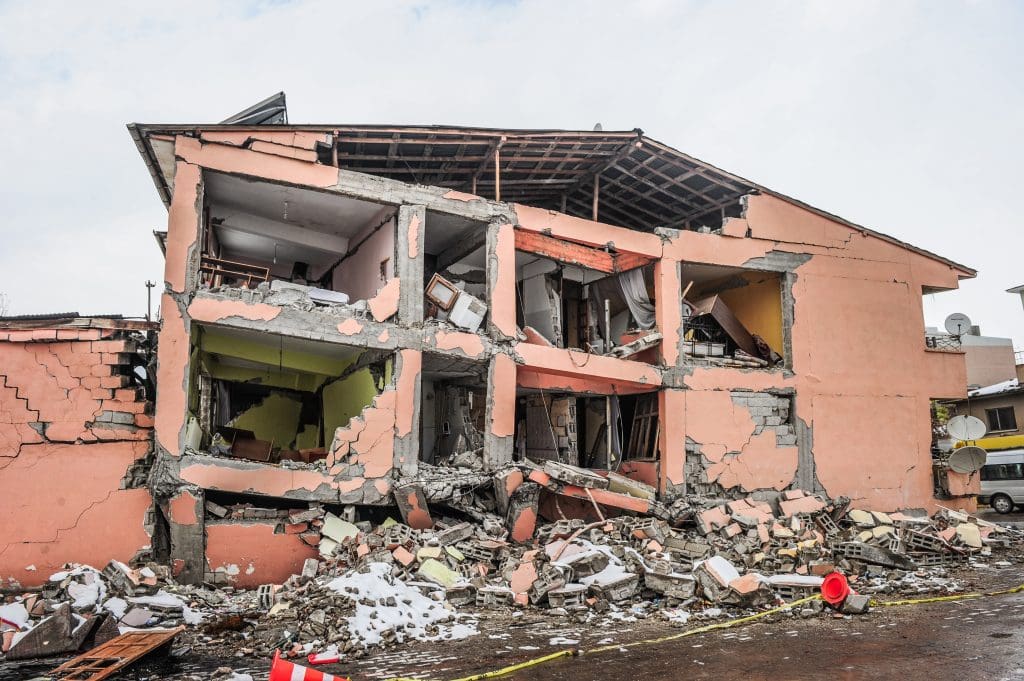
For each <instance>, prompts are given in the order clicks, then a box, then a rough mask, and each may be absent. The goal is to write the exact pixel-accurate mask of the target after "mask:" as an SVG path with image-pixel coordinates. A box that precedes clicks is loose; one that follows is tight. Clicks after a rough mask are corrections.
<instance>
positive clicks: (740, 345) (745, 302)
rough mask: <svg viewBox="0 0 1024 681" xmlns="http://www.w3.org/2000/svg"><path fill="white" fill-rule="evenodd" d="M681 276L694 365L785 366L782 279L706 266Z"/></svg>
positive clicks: (688, 267) (687, 347) (686, 342)
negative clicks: (701, 363) (703, 363)
mask: <svg viewBox="0 0 1024 681" xmlns="http://www.w3.org/2000/svg"><path fill="white" fill-rule="evenodd" d="M681 273H682V281H683V286H684V294H683V353H684V354H685V355H686V356H687V357H688V358H690V360H691V361H702V362H707V363H711V364H719V365H725V366H736V367H742V368H766V367H772V366H776V365H778V364H781V363H783V362H784V361H785V356H786V344H787V341H786V329H785V325H784V324H783V318H784V312H783V310H784V305H786V304H787V303H786V301H785V296H784V295H783V293H784V291H783V286H784V282H783V277H782V275H781V274H779V273H777V272H762V271H757V270H743V269H739V268H733V267H721V266H717V265H700V264H685V265H683V267H682V271H681Z"/></svg>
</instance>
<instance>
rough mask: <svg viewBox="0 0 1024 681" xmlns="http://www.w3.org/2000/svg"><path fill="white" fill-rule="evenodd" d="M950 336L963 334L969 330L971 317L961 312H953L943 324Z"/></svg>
mask: <svg viewBox="0 0 1024 681" xmlns="http://www.w3.org/2000/svg"><path fill="white" fill-rule="evenodd" d="M943 325H944V326H945V327H946V331H948V332H949V335H951V336H963V335H964V334H966V333H969V332H970V330H971V318H970V317H968V316H967V315H965V314H964V313H963V312H954V313H953V314H951V315H949V316H948V317H946V321H945V323H944V324H943Z"/></svg>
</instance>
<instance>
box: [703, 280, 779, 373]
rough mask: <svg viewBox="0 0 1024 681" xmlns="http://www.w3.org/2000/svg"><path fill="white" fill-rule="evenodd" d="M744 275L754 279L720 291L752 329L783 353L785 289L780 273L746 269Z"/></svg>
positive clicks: (773, 347) (745, 324)
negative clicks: (748, 270)
mask: <svg viewBox="0 0 1024 681" xmlns="http://www.w3.org/2000/svg"><path fill="white" fill-rule="evenodd" d="M741 276H742V277H743V278H744V279H746V280H747V281H748V282H750V283H749V284H748V285H746V286H743V287H740V288H731V289H729V290H728V291H722V293H720V294H719V295H720V297H721V299H722V300H723V301H724V302H725V304H726V305H728V306H729V309H731V310H732V313H733V314H734V315H736V318H737V319H739V320H740V321H741V322H743V325H744V326H745V327H747V330H748V331H750V333H756V334H757V335H758V336H760V337H761V338H764V340H765V342H766V343H768V345H769V346H770V347H771V349H772V350H774V351H775V352H777V353H779V354H780V355H782V354H783V352H782V350H783V342H782V289H781V286H780V283H781V282H780V280H779V276H778V275H777V274H770V273H761V272H744V273H743V274H742V275H741Z"/></svg>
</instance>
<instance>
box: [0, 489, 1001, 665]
mask: <svg viewBox="0 0 1024 681" xmlns="http://www.w3.org/2000/svg"><path fill="white" fill-rule="evenodd" d="M691 504H692V502H691ZM453 510H454V509H453ZM460 510H461V511H462V512H461V513H460V515H459V517H449V516H442V517H440V518H438V519H435V520H433V526H432V527H431V528H430V529H414V528H412V527H410V526H409V525H406V524H403V523H400V522H398V521H396V520H395V519H393V518H388V519H387V520H385V521H384V522H382V523H379V524H376V525H374V524H372V523H370V522H368V521H365V520H364V521H356V519H355V517H354V509H352V512H351V513H349V514H346V513H342V514H341V515H336V514H334V513H331V512H327V511H325V510H324V509H323V508H321V507H319V506H316V505H313V506H312V507H311V508H310V509H309V510H308V511H302V512H294V511H293V512H290V515H289V516H288V518H287V520H288V521H289V522H296V523H306V524H307V527H308V531H307V533H306V534H307V535H309V536H308V537H307V541H308V542H309V543H310V544H314V545H316V546H318V547H319V550H320V558H319V559H308V560H306V562H305V564H304V565H303V568H302V570H301V573H300V574H296V575H293V576H292V577H290V578H289V579H288V580H286V581H285V582H284V583H283V584H280V585H269V584H268V585H264V586H262V587H260V588H259V589H258V590H256V591H239V590H235V589H233V588H232V587H230V586H217V585H213V584H207V585H203V586H182V585H177V584H175V583H174V581H173V579H172V578H171V577H170V575H169V573H168V571H167V569H166V568H164V567H162V566H157V565H152V564H150V565H148V566H144V567H141V568H130V567H128V566H127V565H124V564H121V563H117V562H112V563H111V564H110V565H108V566H107V567H106V568H105V569H104V570H103V571H102V572H99V571H96V570H95V569H93V568H90V567H87V566H73V567H69V569H68V570H67V571H65V572H61V573H58V574H56V575H53V576H52V577H51V578H50V580H49V581H48V582H47V584H46V586H45V587H44V588H43V589H42V591H41V592H39V593H25V594H22V595H18V596H16V597H13V598H10V599H9V600H10V601H11V602H9V603H7V604H5V605H3V606H0V618H2V620H3V626H4V628H5V629H6V631H5V633H4V639H3V640H4V651H5V652H6V653H7V654H8V656H9V657H11V659H15V658H16V657H17V656H18V655H19V649H23V650H24V651H29V653H30V654H31V652H32V645H27V646H26V645H25V644H24V643H22V642H23V641H26V640H27V641H29V643H30V644H31V643H32V641H33V633H34V632H37V631H38V630H42V631H44V632H45V631H49V630H50V629H51V628H53V627H54V626H57V625H56V624H54V622H56V623H58V624H60V626H61V627H63V629H62V631H65V632H66V633H65V635H64V637H63V639H62V640H64V646H63V648H64V649H65V650H68V651H69V650H75V649H77V648H78V647H79V646H81V645H83V642H84V641H85V637H86V636H87V635H88V634H89V633H90V632H93V633H95V632H96V631H99V629H101V627H99V626H98V625H99V624H101V623H102V624H104V627H105V629H106V635H110V632H111V630H112V631H113V633H114V634H115V635H116V632H117V631H118V630H120V631H125V630H127V629H130V628H140V627H153V626H161V627H167V626H173V625H176V624H180V623H185V624H188V625H192V631H193V633H194V634H195V635H194V636H193V637H192V644H193V645H198V646H203V645H209V646H211V647H214V646H217V647H223V646H224V645H225V644H227V645H230V646H233V647H234V649H236V650H238V651H240V652H239V654H253V653H255V654H259V655H269V654H271V652H272V651H273V650H275V649H280V650H283V651H285V653H286V654H287V655H290V656H293V657H294V656H298V655H309V654H311V653H313V654H318V655H327V656H338V657H339V658H342V659H343V658H346V657H359V656H362V655H364V654H366V652H367V651H368V650H370V649H372V648H374V647H377V646H390V645H393V644H400V643H402V642H405V641H408V640H413V639H416V640H451V639H456V638H463V637H465V636H469V635H472V634H474V633H476V624H477V621H478V618H480V617H484V616H488V617H490V616H496V617H498V616H501V615H502V614H503V611H505V612H511V611H514V610H515V609H520V608H542V609H544V610H545V611H546V612H548V613H549V614H551V615H553V616H566V617H568V618H570V619H573V620H575V621H579V622H584V623H586V622H592V621H593V622H600V621H608V620H609V619H611V620H614V619H620V620H621V619H631V618H635V617H646V616H650V615H652V614H655V613H657V614H659V615H660V616H662V617H663V618H665V619H668V620H669V621H671V622H674V623H684V622H686V621H687V620H688V619H689V618H690V617H691V616H692V617H697V618H708V617H715V616H720V615H722V614H724V613H726V612H743V611H750V610H752V609H759V608H765V607H775V606H777V605H782V604H785V603H788V602H792V601H794V600H796V599H799V598H802V597H804V596H808V595H812V594H815V593H817V592H818V590H819V589H820V587H821V585H822V582H823V580H824V578H825V577H826V576H827V575H829V574H830V573H833V572H840V573H842V574H844V575H845V576H846V577H847V578H848V579H849V581H850V585H851V586H852V587H853V589H854V592H855V593H854V595H853V596H850V597H849V598H847V600H846V603H845V604H844V605H843V606H842V608H843V610H844V612H847V613H861V612H865V611H866V610H867V609H868V601H869V599H870V597H871V596H872V595H874V594H882V593H901V594H906V593H923V592H942V593H956V592H958V591H961V590H962V586H961V584H960V583H959V582H958V581H957V579H955V578H954V577H953V576H951V575H953V574H954V573H953V572H951V570H952V569H954V568H956V567H958V566H966V565H967V564H968V562H969V561H971V560H978V559H982V558H986V557H990V556H992V554H993V551H996V550H999V549H1002V548H1009V547H1010V546H1011V543H1012V542H1013V541H1019V539H1020V532H1019V531H1016V530H1010V529H1007V528H1004V527H1000V526H997V525H995V524H992V523H988V522H985V521H982V520H979V519H976V518H975V517H973V516H971V515H969V514H966V513H962V512H959V511H954V510H948V509H942V510H940V511H939V512H938V513H937V514H935V515H934V516H933V517H928V516H927V515H925V514H924V513H921V514H913V513H891V514H886V513H879V512H868V511H863V510H858V509H850V508H849V502H848V501H847V500H845V499H838V500H832V501H830V500H826V499H822V498H820V497H818V496H816V495H813V494H808V493H805V492H802V491H799V490H797V491H787V492H783V493H781V494H765V495H757V496H752V497H749V498H745V499H736V500H729V501H721V502H715V501H709V502H707V503H705V504H703V505H702V506H698V507H692V508H691V509H690V512H688V513H672V514H666V515H668V516H670V517H672V518H673V520H672V521H669V520H665V519H663V518H659V517H654V516H641V515H619V516H616V517H608V518H602V519H600V520H597V521H595V522H589V523H588V522H585V521H583V520H579V519H571V520H560V521H557V522H554V523H551V524H547V525H543V526H540V527H539V528H538V529H537V531H536V532H535V534H534V536H533V538H532V540H531V541H529V542H526V543H514V542H512V541H511V540H510V538H509V536H508V531H507V530H506V528H505V526H504V524H503V523H502V521H501V519H500V518H499V517H498V516H496V515H494V514H491V513H487V512H484V511H481V510H479V509H477V510H476V511H475V512H474V511H472V507H471V505H467V506H466V507H465V508H464V509H460ZM226 512H227V513H229V514H243V516H244V515H245V514H250V515H251V514H253V513H256V514H257V515H258V513H259V511H258V509H251V508H249V507H239V508H232V509H226ZM467 513H468V514H469V519H468V520H467V519H466V517H467ZM342 516H347V517H342ZM683 517H685V518H687V520H685V521H683V520H680V518H683ZM821 607H822V606H821V604H820V603H817V604H815V607H814V608H810V609H807V608H805V609H804V610H802V611H801V612H802V613H811V614H813V613H815V612H819V611H820V610H821ZM61 618H63V620H66V621H67V622H69V624H68V623H64V622H63V620H62V619H61ZM598 618H600V619H598ZM89 622H91V624H88V623H89ZM87 624H88V626H86V625H87ZM115 625H116V626H115ZM86 629H88V631H86ZM83 632H85V633H83ZM36 638H39V637H38V636H37V637H36ZM35 652H37V653H38V652H39V651H38V650H36V651H35ZM43 652H44V654H54V653H53V652H52V650H50V649H47V650H45V651H43Z"/></svg>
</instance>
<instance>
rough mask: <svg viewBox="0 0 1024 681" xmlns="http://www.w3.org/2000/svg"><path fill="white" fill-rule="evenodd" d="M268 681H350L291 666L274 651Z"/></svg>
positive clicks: (294, 665)
mask: <svg viewBox="0 0 1024 681" xmlns="http://www.w3.org/2000/svg"><path fill="white" fill-rule="evenodd" d="M268 681H350V679H347V678H345V677H341V676H334V675H333V674H324V673H323V672H318V671H317V670H315V669H310V668H309V667H303V666H302V665H298V664H293V663H291V662H289V661H288V660H282V659H281V655H280V653H279V652H278V651H276V650H275V651H274V660H273V662H271V663H270V678H269V679H268Z"/></svg>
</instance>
